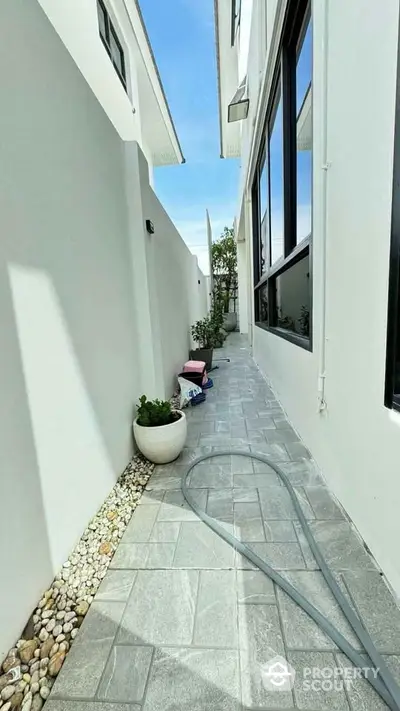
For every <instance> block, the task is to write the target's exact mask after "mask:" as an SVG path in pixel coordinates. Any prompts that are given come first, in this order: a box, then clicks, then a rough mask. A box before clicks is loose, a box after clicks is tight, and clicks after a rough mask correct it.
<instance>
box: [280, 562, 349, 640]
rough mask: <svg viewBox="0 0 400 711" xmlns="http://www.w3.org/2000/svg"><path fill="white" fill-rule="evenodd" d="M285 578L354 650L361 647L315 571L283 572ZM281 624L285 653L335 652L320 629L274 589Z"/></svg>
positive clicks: (320, 575) (287, 597)
mask: <svg viewBox="0 0 400 711" xmlns="http://www.w3.org/2000/svg"><path fill="white" fill-rule="evenodd" d="M284 577H285V578H287V580H288V581H289V582H290V583H291V584H292V585H293V587H295V588H296V590H299V592H301V593H302V595H303V596H304V597H305V598H306V599H307V600H308V601H309V602H311V604H312V605H314V607H316V608H317V609H318V610H319V611H320V612H322V613H323V614H324V615H325V616H326V617H327V618H328V619H329V620H330V622H332V624H333V625H334V626H335V627H336V628H337V629H338V630H339V632H341V633H342V634H343V635H344V636H345V637H346V639H347V640H348V641H349V642H350V643H351V644H352V645H353V646H354V647H355V648H356V649H360V643H359V641H358V639H357V638H356V637H355V635H354V634H353V632H352V630H351V628H350V626H349V625H348V623H347V621H346V619H345V617H344V615H343V613H342V611H341V609H340V607H339V605H338V604H337V602H336V600H335V598H334V596H333V595H332V593H331V592H330V590H329V588H328V586H327V584H326V582H325V580H324V578H323V576H322V573H320V572H318V571H311V570H308V571H296V572H285V573H284ZM277 597H278V602H279V608H280V611H281V621H282V625H283V630H284V633H285V639H286V645H287V647H288V649H297V650H301V649H307V650H313V649H315V650H325V651H329V650H335V649H336V645H335V643H334V642H333V641H332V640H331V639H330V637H328V636H327V635H326V634H324V632H323V631H322V630H321V629H320V627H319V626H318V625H317V624H316V623H315V622H314V621H313V620H312V619H311V617H309V615H307V613H306V612H304V610H302V609H301V608H300V607H299V605H296V603H295V602H293V600H291V598H290V597H289V596H288V595H287V594H286V593H285V592H283V590H281V589H280V588H279V586H277Z"/></svg>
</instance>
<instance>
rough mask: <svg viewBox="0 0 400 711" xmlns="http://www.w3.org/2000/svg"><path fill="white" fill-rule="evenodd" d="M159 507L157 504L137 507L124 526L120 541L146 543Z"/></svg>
mask: <svg viewBox="0 0 400 711" xmlns="http://www.w3.org/2000/svg"><path fill="white" fill-rule="evenodd" d="M159 508H160V507H159V506H141V507H138V508H137V509H136V510H135V511H134V512H133V514H132V518H131V520H130V521H129V523H128V525H127V527H126V531H125V533H124V535H123V537H122V543H146V542H147V541H148V540H149V538H150V534H151V531H152V529H153V526H154V523H155V520H156V518H157V515H158V512H159Z"/></svg>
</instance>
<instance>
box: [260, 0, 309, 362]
mask: <svg viewBox="0 0 400 711" xmlns="http://www.w3.org/2000/svg"><path fill="white" fill-rule="evenodd" d="M252 199H253V235H254V251H253V254H254V283H255V295H254V297H255V315H256V324H257V325H258V326H261V327H263V328H266V329H268V330H270V331H273V332H274V333H275V334H276V335H279V336H282V337H284V338H286V339H288V340H290V341H292V342H294V343H297V344H298V345H301V346H303V347H304V348H308V349H309V350H311V340H312V323H311V313H312V303H311V297H312V278H311V237H312V20H311V10H310V2H309V1H307V0H297V2H296V0H290V2H289V8H288V12H287V16H286V19H285V24H284V29H283V35H282V40H281V46H280V53H279V57H278V61H277V66H276V69H275V76H274V82H273V88H272V91H271V96H270V100H269V102H268V107H267V115H266V122H265V130H264V141H263V145H262V148H261V150H260V154H259V160H258V164H257V168H256V172H255V177H254V182H253V190H252Z"/></svg>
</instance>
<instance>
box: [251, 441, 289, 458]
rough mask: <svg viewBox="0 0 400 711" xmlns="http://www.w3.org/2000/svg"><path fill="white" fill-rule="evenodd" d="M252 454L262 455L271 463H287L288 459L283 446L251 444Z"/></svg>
mask: <svg viewBox="0 0 400 711" xmlns="http://www.w3.org/2000/svg"><path fill="white" fill-rule="evenodd" d="M250 449H251V451H252V452H255V453H256V454H257V453H258V454H264V455H265V456H266V457H268V458H269V459H270V460H271V462H287V461H288V460H289V459H290V457H289V454H288V451H287V449H286V445H284V444H252V445H250Z"/></svg>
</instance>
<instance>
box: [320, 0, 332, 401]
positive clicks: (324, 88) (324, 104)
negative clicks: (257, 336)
mask: <svg viewBox="0 0 400 711" xmlns="http://www.w3.org/2000/svg"><path fill="white" fill-rule="evenodd" d="M322 8H323V10H322V12H323V23H322V79H321V129H322V130H321V155H322V165H321V170H322V175H321V182H322V186H321V234H320V250H321V255H320V265H321V292H320V298H319V303H320V305H321V319H320V330H319V368H318V412H320V413H322V412H324V410H326V407H327V404H326V400H325V378H326V252H327V249H326V243H327V222H328V220H327V192H328V170H329V168H330V166H331V164H330V163H329V162H328V17H329V0H325V2H324V3H322Z"/></svg>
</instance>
